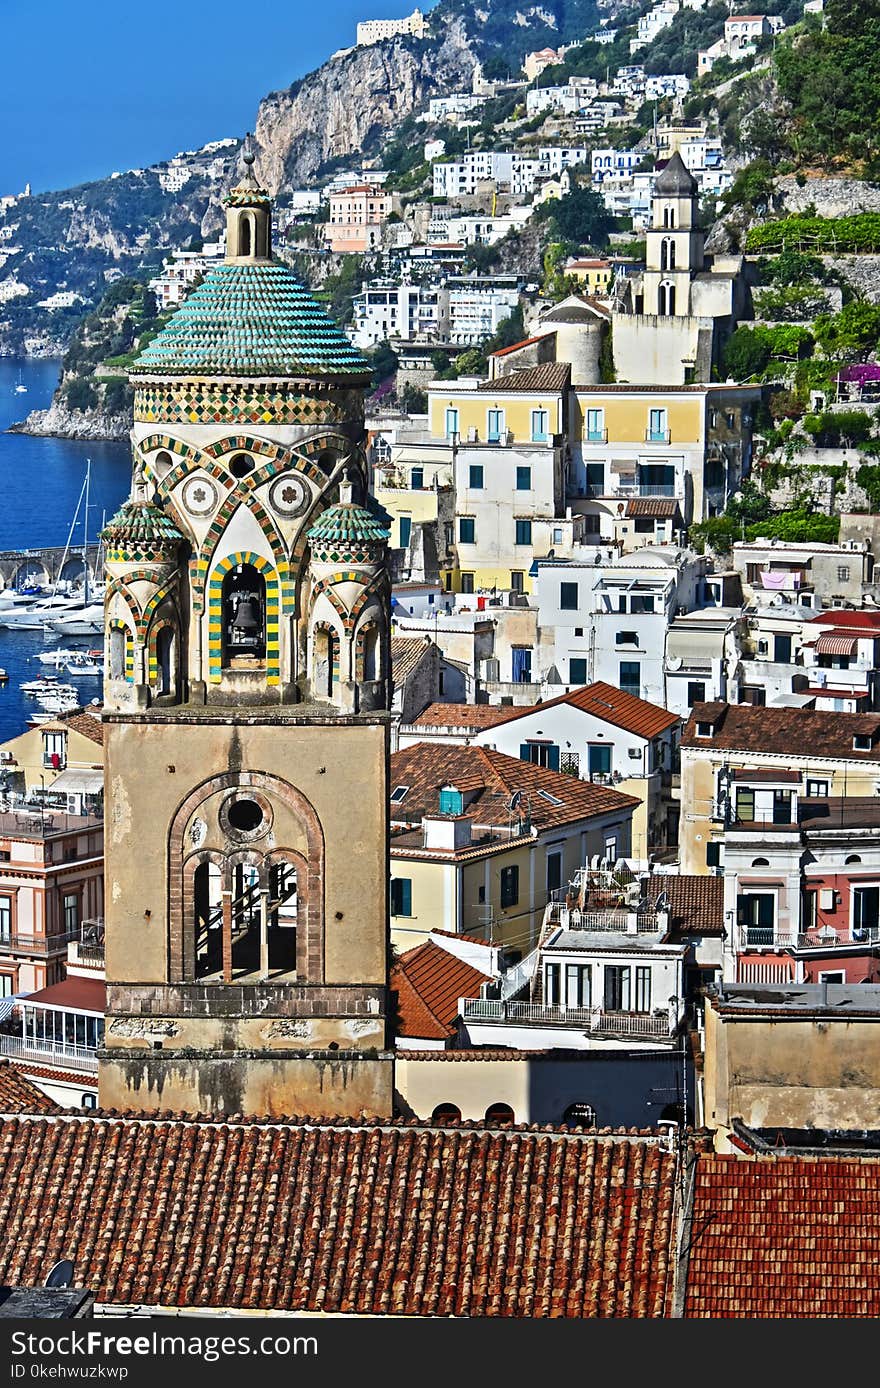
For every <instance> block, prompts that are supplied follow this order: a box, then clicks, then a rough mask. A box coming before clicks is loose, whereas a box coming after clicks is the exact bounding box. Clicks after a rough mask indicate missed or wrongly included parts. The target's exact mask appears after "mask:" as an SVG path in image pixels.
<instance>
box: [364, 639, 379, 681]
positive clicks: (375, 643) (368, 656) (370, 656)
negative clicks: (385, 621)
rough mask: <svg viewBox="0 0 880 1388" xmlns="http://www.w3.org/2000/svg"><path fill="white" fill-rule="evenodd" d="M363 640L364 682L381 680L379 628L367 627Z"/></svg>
mask: <svg viewBox="0 0 880 1388" xmlns="http://www.w3.org/2000/svg"><path fill="white" fill-rule="evenodd" d="M361 635H362V638H363V652H364V655H363V675H362V678H363V680H364V682H366V681H368V680H377V679H378V678H379V628H378V627H376V626H369V627H365V628H364V630H363V631H362V633H361Z"/></svg>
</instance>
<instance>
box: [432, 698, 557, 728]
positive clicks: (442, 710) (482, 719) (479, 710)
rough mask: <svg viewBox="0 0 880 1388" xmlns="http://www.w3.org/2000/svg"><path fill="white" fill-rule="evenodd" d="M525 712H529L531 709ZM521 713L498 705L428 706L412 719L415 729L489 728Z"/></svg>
mask: <svg viewBox="0 0 880 1388" xmlns="http://www.w3.org/2000/svg"><path fill="white" fill-rule="evenodd" d="M531 707H532V706H531V705H529V708H528V709H526V710H525V712H529V711H530V709H531ZM513 712H516V713H521V712H523V710H522V709H516V710H513V709H509V708H502V707H500V706H499V705H498V704H428V707H427V708H423V709H422V711H421V713H420V714H419V716H418V718H416V719H414V721H413V727H416V728H429V727H434V728H491V727H494V725H495V724H496V723H504V722H506V721H507V719H508V718H509V717H510V716H511V713H513Z"/></svg>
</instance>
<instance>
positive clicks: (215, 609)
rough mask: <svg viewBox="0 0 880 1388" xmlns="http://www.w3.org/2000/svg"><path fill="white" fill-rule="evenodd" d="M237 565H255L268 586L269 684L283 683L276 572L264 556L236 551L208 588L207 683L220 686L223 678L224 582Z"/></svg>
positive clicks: (226, 558)
mask: <svg viewBox="0 0 880 1388" xmlns="http://www.w3.org/2000/svg"><path fill="white" fill-rule="evenodd" d="M236 564H252V565H253V567H254V568H255V569H256V570H257V572H258V573H260V574H262V576H263V580H264V582H265V584H266V683H267V684H269V685H277V684H280V683H281V627H280V604H279V594H278V579H277V576H276V574H275V570H274V569H273V568H272V565H271V564H270V563H269V562H268V560H266V559H264V558H263V556H262V555H261V554H253V553H252V552H251V551H250V550H236V551H235V553H234V554H227V555H226V557H225V558H224V559H221V560H220V563H219V564H218V565H217V567H216V568H215V569H214V570H213V571H212V573H211V581H210V584H209V588H208V679H209V680H210V682H211V684H219V683H220V682H221V680H222V678H223V674H222V665H223V580H224V579H225V577H226V575H227V574H228V573H229V570H230V569H234V568H235V566H236Z"/></svg>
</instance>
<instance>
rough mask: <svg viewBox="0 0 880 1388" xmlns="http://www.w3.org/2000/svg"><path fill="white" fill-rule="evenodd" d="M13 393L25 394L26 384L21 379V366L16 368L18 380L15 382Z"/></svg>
mask: <svg viewBox="0 0 880 1388" xmlns="http://www.w3.org/2000/svg"><path fill="white" fill-rule="evenodd" d="M15 393H16V395H27V386H26V385H25V383H24V381H23V380H22V379H21V367H19V368H18V380H17V382H16V384H15Z"/></svg>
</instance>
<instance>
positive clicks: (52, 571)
mask: <svg viewBox="0 0 880 1388" xmlns="http://www.w3.org/2000/svg"><path fill="white" fill-rule="evenodd" d="M99 551H100V546H99V545H98V544H97V542H96V543H95V544H92V545H88V546H87V549H86V560H87V562H88V569H89V581H90V582H92V581H95V580H97V579H99V578H101V577H102V573H101V570H100V568H99V561H100V560H101V556H100V552H99ZM66 554H67V558H66V559H65V557H64V556H65V548H64V545H47V546H45V547H44V548H38V549H5V550H0V590H2V589H4V588H23V587H26V586H27V585H28V584H30V583H39V584H42V585H43V586H44V587H51V586H52V584H53V583H55V581H56V580H57V579H63V580H65V581H68V582H69V581H73V582H76V580H77V579H80V580H81V579H82V576H83V567H84V563H83V552H82V546H80V547H79V549H76V550H73V551H71V550H67V551H66Z"/></svg>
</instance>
